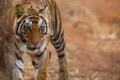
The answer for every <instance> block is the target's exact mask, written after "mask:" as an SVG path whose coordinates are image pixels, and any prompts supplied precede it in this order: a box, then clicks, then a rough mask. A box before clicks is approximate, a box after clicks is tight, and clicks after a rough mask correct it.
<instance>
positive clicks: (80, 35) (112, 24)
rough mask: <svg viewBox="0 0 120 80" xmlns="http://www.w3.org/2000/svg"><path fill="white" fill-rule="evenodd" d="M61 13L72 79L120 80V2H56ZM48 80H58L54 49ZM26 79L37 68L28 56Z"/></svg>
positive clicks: (31, 76)
mask: <svg viewBox="0 0 120 80" xmlns="http://www.w3.org/2000/svg"><path fill="white" fill-rule="evenodd" d="M56 1H57V3H58V6H59V8H60V11H61V15H62V20H63V27H64V32H65V40H66V45H67V46H66V55H67V66H68V71H69V78H70V80H120V45H119V44H120V28H119V27H120V0H56ZM51 49H52V50H53V53H52V58H51V61H50V65H49V68H48V77H47V80H58V74H57V73H58V62H57V60H58V59H57V55H56V52H55V50H54V49H53V48H51ZM24 57H25V61H26V62H25V72H24V73H25V79H26V80H33V74H34V73H35V71H34V68H33V67H32V66H31V62H30V57H29V56H28V55H25V56H24Z"/></svg>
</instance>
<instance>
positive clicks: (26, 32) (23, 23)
mask: <svg viewBox="0 0 120 80" xmlns="http://www.w3.org/2000/svg"><path fill="white" fill-rule="evenodd" d="M19 8H20V9H21V7H20V6H17V10H18V9H19ZM16 15H17V18H18V19H17V20H18V22H17V25H16V34H17V35H19V37H20V38H21V40H22V42H24V43H25V44H27V48H28V49H30V50H35V49H38V48H39V47H40V46H41V45H42V44H43V41H44V39H49V36H48V35H49V27H48V24H47V21H46V18H44V16H42V15H39V13H31V14H25V15H24V12H22V11H21V12H18V13H16Z"/></svg>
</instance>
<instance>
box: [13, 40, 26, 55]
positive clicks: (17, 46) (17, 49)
mask: <svg viewBox="0 0 120 80" xmlns="http://www.w3.org/2000/svg"><path fill="white" fill-rule="evenodd" d="M14 45H15V47H16V49H17V50H18V51H20V52H21V53H24V52H22V51H21V50H20V49H19V48H18V46H17V44H16V43H15V42H14Z"/></svg>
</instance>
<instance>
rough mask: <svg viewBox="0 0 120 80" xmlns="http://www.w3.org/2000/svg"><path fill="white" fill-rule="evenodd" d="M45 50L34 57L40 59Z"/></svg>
mask: <svg viewBox="0 0 120 80" xmlns="http://www.w3.org/2000/svg"><path fill="white" fill-rule="evenodd" d="M46 49H47V47H45V48H44V50H43V51H42V52H41V53H40V54H36V55H35V57H41V56H42V55H43V54H44V52H45V50H46Z"/></svg>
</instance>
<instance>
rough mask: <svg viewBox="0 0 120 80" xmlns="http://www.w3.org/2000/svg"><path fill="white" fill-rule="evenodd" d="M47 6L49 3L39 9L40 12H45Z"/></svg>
mask: <svg viewBox="0 0 120 80" xmlns="http://www.w3.org/2000/svg"><path fill="white" fill-rule="evenodd" d="M46 7H47V5H44V6H43V8H42V9H40V10H39V12H40V13H41V12H43V11H44V10H45V8H46Z"/></svg>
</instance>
